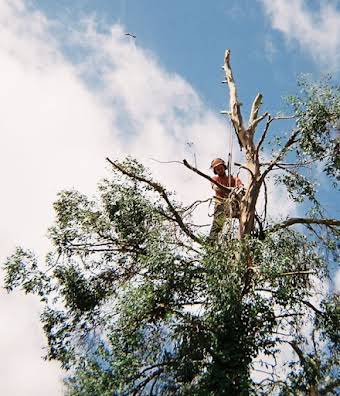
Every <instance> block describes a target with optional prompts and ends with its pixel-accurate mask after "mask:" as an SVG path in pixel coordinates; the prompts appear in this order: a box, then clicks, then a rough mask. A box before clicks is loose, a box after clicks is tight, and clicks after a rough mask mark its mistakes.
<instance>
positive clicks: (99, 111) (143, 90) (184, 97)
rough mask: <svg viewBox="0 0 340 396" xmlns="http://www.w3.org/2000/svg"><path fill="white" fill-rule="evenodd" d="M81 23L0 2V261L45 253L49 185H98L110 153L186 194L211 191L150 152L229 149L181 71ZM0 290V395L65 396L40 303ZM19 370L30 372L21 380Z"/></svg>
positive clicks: (118, 35)
mask: <svg viewBox="0 0 340 396" xmlns="http://www.w3.org/2000/svg"><path fill="white" fill-rule="evenodd" d="M84 26H85V28H81V29H79V30H75V31H73V32H68V34H69V33H70V34H69V36H67V35H65V34H64V35H63V40H68V42H65V41H62V40H58V35H52V34H51V33H50V29H51V28H52V27H53V28H54V29H58V27H56V26H55V23H52V22H50V21H49V20H47V19H46V17H44V16H43V15H42V14H40V13H39V12H32V11H28V10H27V8H26V7H25V2H24V1H23V0H3V1H2V2H1V3H0V63H1V74H0V86H1V90H0V108H1V119H0V130H1V145H0V150H1V153H0V168H1V169H2V171H3V172H2V180H1V182H2V194H1V195H0V218H1V223H0V240H1V249H0V261H1V262H3V260H4V258H5V257H6V256H7V255H9V254H10V253H11V251H12V249H13V247H14V245H17V244H19V245H23V246H24V247H29V248H32V249H33V250H35V251H38V252H46V250H47V249H48V242H47V240H46V238H45V233H46V229H47V227H48V226H49V225H50V224H51V223H52V221H53V213H52V209H51V204H52V202H53V201H54V199H55V196H56V193H57V192H58V191H59V190H61V189H63V188H70V187H75V188H77V189H80V190H81V191H83V192H85V193H92V192H94V189H95V185H96V182H97V181H98V179H99V178H100V177H102V176H105V174H104V166H105V160H104V159H105V157H106V156H107V155H108V156H110V157H112V158H113V159H114V158H121V157H123V156H125V155H127V154H131V155H133V156H136V157H137V158H139V159H141V160H143V162H144V163H146V165H148V166H150V167H151V168H152V170H153V172H154V174H155V177H156V178H157V179H158V180H161V181H164V183H165V184H166V185H168V186H170V188H172V189H176V190H177V191H178V192H179V199H183V200H184V201H193V200H195V199H198V198H207V197H209V196H210V195H211V190H210V186H209V184H208V183H205V182H204V181H202V179H200V178H199V177H198V176H196V175H194V174H193V173H191V172H190V171H188V170H187V169H185V168H183V167H181V166H180V165H169V164H168V165H160V164H159V163H156V162H152V161H151V160H149V158H150V157H152V158H156V159H159V160H165V161H166V160H181V159H183V158H185V157H188V156H189V155H188V150H187V142H193V143H194V146H193V147H194V150H195V153H196V156H197V160H198V165H199V167H200V168H201V169H203V170H206V171H208V166H209V163H210V160H211V158H213V157H215V156H223V157H225V156H226V151H227V147H226V142H227V128H226V124H225V122H223V120H221V119H220V118H219V117H218V116H216V115H215V114H214V113H213V112H212V111H211V110H209V109H206V108H205V107H204V105H203V102H202V101H201V99H200V97H199V95H198V94H197V93H196V92H195V91H194V89H193V88H192V87H191V86H190V85H189V84H188V83H187V82H186V81H185V80H183V79H182V78H181V77H180V76H178V75H175V74H170V73H168V72H167V71H166V70H165V69H164V68H163V67H162V66H161V65H160V64H159V62H158V61H157V60H156V59H155V57H154V55H152V54H151V53H148V52H147V51H145V50H142V49H140V48H138V47H136V46H135V45H134V44H133V43H132V42H131V41H129V40H127V39H126V37H125V36H124V30H123V29H122V27H120V26H113V27H112V28H111V30H110V31H109V32H107V33H106V34H103V33H98V31H97V28H96V26H95V25H94V24H93V23H91V21H87V23H86V24H85V25H84ZM62 44H67V45H69V46H70V47H72V46H73V48H74V50H75V51H80V50H81V51H83V56H82V59H83V62H82V63H81V64H77V65H75V64H72V62H71V61H70V60H68V59H66V58H65V56H63V54H62V51H61V46H62ZM234 147H235V145H234ZM190 155H191V156H192V154H190ZM234 160H235V161H239V160H240V155H239V154H238V152H237V151H236V150H235V152H234ZM206 209H207V208H205V209H202V211H201V213H200V216H201V218H202V219H203V220H204V219H206V220H207V216H206ZM274 210H275V208H274ZM208 221H209V222H210V221H211V220H210V219H209V220H208ZM1 277H2V274H0V281H2V279H1ZM0 295H1V299H0V312H1V320H0V323H1V328H0V336H1V337H0V339H1V342H2V344H1V351H2V354H1V358H0V369H1V370H0V372H1V374H0V375H1V376H2V375H4V373H5V374H6V381H4V380H3V379H2V378H1V380H0V394H4V395H10V396H17V395H22V394H25V396H33V395H34V396H36V395H39V394H41V395H43V394H49V395H50V396H55V395H58V394H60V391H59V390H60V386H61V385H60V376H61V375H62V372H61V371H60V370H59V369H58V367H57V365H55V364H52V363H46V362H43V361H41V360H40V357H41V355H42V351H41V346H42V345H43V344H44V343H45V340H44V338H43V336H42V334H41V329H40V327H39V326H38V319H37V316H38V311H39V305H38V303H37V302H36V300H35V299H32V298H28V297H23V296H22V295H21V294H13V295H9V296H7V295H6V294H5V293H4V292H3V291H2V290H0ZM6 345H7V346H6ZM6 362H8V365H7V363H6ZM18 372H20V373H21V374H22V378H24V379H25V380H22V381H18V380H17V377H18ZM28 379H29V380H28ZM27 381H29V386H28V385H27ZM25 383H26V385H27V386H26V388H23V386H24V385H25ZM39 392H40V393H39Z"/></svg>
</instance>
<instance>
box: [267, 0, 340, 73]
mask: <svg viewBox="0 0 340 396" xmlns="http://www.w3.org/2000/svg"><path fill="white" fill-rule="evenodd" d="M260 1H261V2H262V4H263V6H264V10H265V13H266V14H267V16H268V17H269V18H270V21H271V24H272V27H273V28H274V29H276V30H278V31H280V32H281V33H282V34H283V35H284V37H285V39H286V40H287V42H288V43H293V42H296V43H298V44H299V46H300V47H301V48H302V49H303V50H305V51H307V52H308V53H309V54H310V55H311V56H312V57H313V59H314V60H315V62H317V63H320V67H327V68H328V69H329V70H333V71H339V60H340V11H339V10H338V8H337V7H336V4H335V3H334V2H332V1H329V0H323V1H319V2H318V4H319V7H318V10H315V9H311V8H310V6H309V2H308V1H306V0H260ZM329 70H328V71H329Z"/></svg>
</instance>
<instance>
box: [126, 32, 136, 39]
mask: <svg viewBox="0 0 340 396" xmlns="http://www.w3.org/2000/svg"><path fill="white" fill-rule="evenodd" d="M125 36H130V37H132V38H134V39H135V38H136V36H135V35H134V34H132V33H125Z"/></svg>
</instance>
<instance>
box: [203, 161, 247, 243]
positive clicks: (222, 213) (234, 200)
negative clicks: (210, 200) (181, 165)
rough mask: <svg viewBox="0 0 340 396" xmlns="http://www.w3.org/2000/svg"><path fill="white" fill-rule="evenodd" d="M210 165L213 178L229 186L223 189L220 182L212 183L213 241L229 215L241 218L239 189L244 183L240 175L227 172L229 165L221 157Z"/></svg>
mask: <svg viewBox="0 0 340 396" xmlns="http://www.w3.org/2000/svg"><path fill="white" fill-rule="evenodd" d="M210 167H211V168H212V170H213V172H214V174H215V176H213V177H212V179H213V180H214V181H215V182H217V183H218V184H220V185H222V186H224V187H226V188H227V189H222V188H221V187H220V186H219V185H218V184H212V188H213V190H214V191H215V197H214V200H215V208H214V220H213V224H212V226H211V230H210V235H209V238H210V239H211V241H214V240H216V239H217V237H218V234H219V233H220V232H221V231H222V229H223V225H224V223H225V221H226V218H227V217H230V218H239V216H240V209H239V199H240V197H239V196H238V195H237V189H241V188H242V187H243V183H242V181H241V179H239V178H238V177H234V176H232V175H231V174H229V175H227V174H226V169H227V166H226V164H225V162H224V160H223V159H221V158H216V159H214V160H213V161H212V162H211V166H210ZM235 189H236V190H235Z"/></svg>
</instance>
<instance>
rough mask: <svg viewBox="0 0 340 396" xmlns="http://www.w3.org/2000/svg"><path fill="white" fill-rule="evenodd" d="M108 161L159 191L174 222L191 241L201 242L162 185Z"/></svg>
mask: <svg viewBox="0 0 340 396" xmlns="http://www.w3.org/2000/svg"><path fill="white" fill-rule="evenodd" d="M106 160H107V161H108V162H110V164H111V165H112V166H113V167H114V168H115V169H117V170H119V171H120V172H121V173H123V174H124V175H126V176H128V177H130V178H131V179H133V180H138V181H140V182H142V183H145V184H147V185H149V186H150V187H152V188H153V189H154V190H155V191H157V192H158V193H159V195H160V196H161V197H162V198H163V199H164V201H165V202H166V204H167V205H168V208H169V210H170V212H171V213H172V214H173V215H174V218H175V219H176V223H177V224H178V225H179V226H180V228H181V230H182V231H183V232H184V233H185V234H186V235H187V236H188V237H190V238H191V239H192V240H193V241H195V242H197V243H201V240H200V239H199V238H198V237H197V236H196V235H195V234H194V233H193V232H192V231H191V230H189V228H188V227H187V226H186V225H185V224H184V222H183V219H182V217H181V216H180V215H179V213H178V212H177V210H176V209H175V207H174V206H173V204H172V203H171V201H170V199H169V197H168V194H167V193H166V190H165V189H164V187H162V186H161V185H160V184H158V183H155V182H153V181H151V180H147V179H145V178H144V177H142V176H139V175H135V174H133V173H131V172H128V171H127V170H126V169H124V168H123V167H122V166H121V165H119V164H117V163H116V162H112V161H111V160H110V159H109V158H106Z"/></svg>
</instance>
